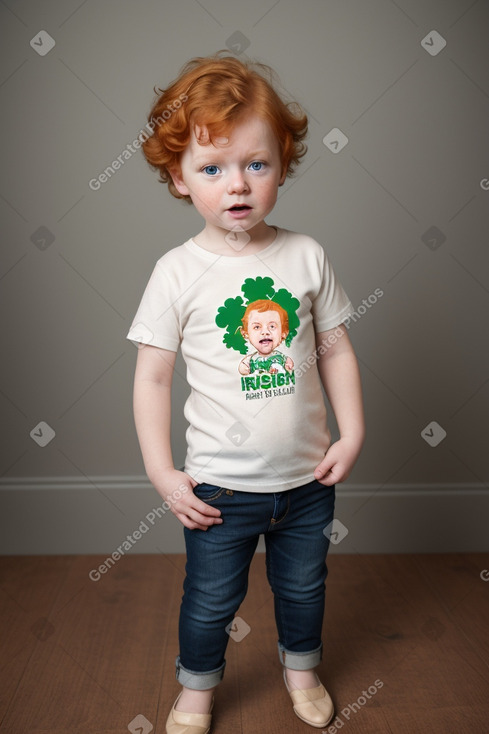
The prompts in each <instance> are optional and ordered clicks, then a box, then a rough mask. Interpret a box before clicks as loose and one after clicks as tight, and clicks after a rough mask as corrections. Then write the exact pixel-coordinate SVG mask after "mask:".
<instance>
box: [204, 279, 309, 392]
mask: <svg viewBox="0 0 489 734" xmlns="http://www.w3.org/2000/svg"><path fill="white" fill-rule="evenodd" d="M241 291H242V293H243V297H242V296H236V297H235V298H228V299H226V301H225V302H224V305H223V306H220V308H219V309H218V312H217V316H216V324H217V325H218V326H219V327H220V328H222V329H226V333H225V334H224V337H223V343H224V344H225V345H226V347H227V348H228V349H235V350H236V351H237V352H239V353H240V354H243V355H245V356H244V357H243V358H242V359H241V360H240V361H239V362H238V363H237V372H238V375H239V376H240V383H241V390H242V392H244V393H246V399H247V400H251V399H257V398H268V397H275V396H277V395H288V394H292V393H294V392H295V387H294V385H295V373H294V362H293V360H292V359H291V357H290V356H288V355H287V354H286V353H284V350H285V349H286V348H288V347H290V344H291V342H292V340H293V338H294V337H295V336H296V334H297V328H298V327H299V324H300V322H299V317H298V316H297V309H298V308H299V305H300V302H299V300H298V299H297V298H295V297H294V296H293V295H292V293H290V292H289V291H288V290H286V289H285V288H280V289H279V290H278V291H276V290H275V288H274V282H273V280H272V278H262V277H260V276H258V277H257V278H255V279H253V278H247V279H246V280H245V282H244V283H243V285H242V286H241ZM279 347H280V348H279Z"/></svg>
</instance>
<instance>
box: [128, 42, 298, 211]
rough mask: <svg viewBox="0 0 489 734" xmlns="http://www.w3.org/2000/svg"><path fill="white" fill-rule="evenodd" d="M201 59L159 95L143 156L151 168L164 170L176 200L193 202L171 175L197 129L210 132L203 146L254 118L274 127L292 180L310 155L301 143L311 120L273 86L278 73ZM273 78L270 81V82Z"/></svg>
mask: <svg viewBox="0 0 489 734" xmlns="http://www.w3.org/2000/svg"><path fill="white" fill-rule="evenodd" d="M222 53H227V52H223V51H221V52H219V53H217V54H216V55H215V56H209V57H198V58H195V59H192V60H191V61H189V62H188V63H187V64H186V65H185V66H184V67H183V69H182V70H181V72H180V75H179V76H178V78H177V79H176V80H175V81H174V82H172V83H171V84H170V86H169V87H168V88H167V89H165V90H163V89H158V88H155V89H154V92H155V94H157V95H159V96H158V98H157V100H156V102H155V103H154V104H153V107H152V109H151V112H150V113H149V116H148V125H147V126H146V127H147V128H149V130H150V131H151V133H148V134H147V135H146V133H144V135H145V139H144V142H143V144H142V149H143V153H144V155H145V157H146V160H147V161H148V163H149V164H150V166H151V167H152V168H153V169H155V170H158V171H159V174H160V177H159V180H160V182H161V183H167V184H168V188H169V189H170V192H171V193H172V194H173V196H175V197H176V198H177V199H185V200H186V201H188V202H189V203H192V200H191V198H190V196H184V195H182V194H180V193H179V192H178V191H177V189H176V188H175V185H174V183H173V180H172V177H171V174H170V170H172V169H175V168H178V166H179V163H180V157H181V155H182V153H183V151H184V150H185V148H186V147H187V146H188V144H189V142H190V138H191V134H192V131H193V130H195V126H199V127H205V128H206V131H207V135H206V136H205V137H202V136H201V137H200V138H198V140H199V143H201V144H202V145H206V144H209V143H212V140H213V138H217V137H229V134H230V132H231V130H232V129H233V127H234V126H235V125H236V123H237V122H238V121H240V120H242V119H243V118H244V117H245V116H246V115H248V114H255V115H257V116H258V117H260V118H261V119H262V120H265V121H266V122H268V123H269V125H270V127H271V129H272V131H273V132H274V134H275V137H276V138H277V141H278V144H279V149H280V158H281V161H282V175H283V174H286V175H287V176H291V175H292V174H293V171H294V168H295V166H296V165H297V164H298V163H299V159H300V158H301V157H302V156H303V155H304V154H305V153H306V150H307V148H306V145H305V144H304V143H303V142H302V141H303V139H304V138H305V136H306V134H307V116H306V115H305V113H304V111H303V110H302V108H301V107H300V106H299V105H298V104H297V103H295V102H288V103H286V102H284V101H283V100H282V99H281V98H280V96H279V95H278V93H277V92H276V91H275V89H274V87H273V85H272V79H273V76H274V75H273V71H272V70H271V69H270V67H268V66H266V65H265V64H259V63H256V62H255V63H251V62H246V63H244V62H242V61H239V60H238V59H237V58H235V57H234V56H221V54H222ZM267 77H268V78H267Z"/></svg>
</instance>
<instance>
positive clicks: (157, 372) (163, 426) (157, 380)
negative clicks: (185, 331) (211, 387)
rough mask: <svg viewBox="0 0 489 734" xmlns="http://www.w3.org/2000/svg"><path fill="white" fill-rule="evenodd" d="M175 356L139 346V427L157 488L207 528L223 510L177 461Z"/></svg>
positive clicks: (188, 522)
mask: <svg viewBox="0 0 489 734" xmlns="http://www.w3.org/2000/svg"><path fill="white" fill-rule="evenodd" d="M175 359H176V352H171V351H168V350H166V349H159V348H158V347H152V346H149V345H148V346H144V347H142V348H141V349H140V350H139V352H138V359H137V364H136V373H135V376H134V420H135V423H136V431H137V434H138V438H139V444H140V446H141V453H142V455H143V460H144V466H145V469H146V473H147V475H148V478H149V480H150V482H151V483H152V485H153V486H154V488H155V489H156V491H157V492H158V493H159V494H160V495H161V496H162V497H163V499H164V500H166V501H167V502H168V504H169V505H170V507H171V511H172V512H173V514H174V515H176V516H177V517H178V519H179V520H180V522H182V523H183V524H184V525H185V527H187V528H190V529H191V530H194V529H195V528H199V529H200V530H207V528H208V527H209V525H213V524H214V523H221V522H222V520H221V518H220V514H221V512H220V510H218V509H217V508H215V507H211V506H210V505H208V504H206V503H205V502H202V500H199V499H198V497H196V496H195V494H194V493H193V488H194V487H195V485H196V484H197V482H196V481H195V480H194V479H192V477H190V476H189V475H188V474H185V472H182V471H178V470H177V469H175V467H174V465H173V458H172V453H171V444H170V425H171V383H172V377H173V368H174V366H175ZM177 490H180V492H179V493H177V492H176V491H177ZM182 491H183V494H182V496H181V498H180V499H176V498H177V497H180V494H181V493H182ZM175 493H176V494H175Z"/></svg>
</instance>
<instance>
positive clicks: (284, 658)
mask: <svg viewBox="0 0 489 734" xmlns="http://www.w3.org/2000/svg"><path fill="white" fill-rule="evenodd" d="M278 656H279V658H280V662H281V663H282V665H285V667H286V668H290V670H310V669H311V668H315V667H316V665H319V663H320V662H321V658H322V656H323V645H322V643H321V644H320V645H319V647H317V648H316V649H315V650H311V652H291V651H290V650H286V649H285V647H283V645H281V644H280V642H279V643H278Z"/></svg>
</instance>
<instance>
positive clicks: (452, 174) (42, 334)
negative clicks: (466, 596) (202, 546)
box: [0, 0, 489, 553]
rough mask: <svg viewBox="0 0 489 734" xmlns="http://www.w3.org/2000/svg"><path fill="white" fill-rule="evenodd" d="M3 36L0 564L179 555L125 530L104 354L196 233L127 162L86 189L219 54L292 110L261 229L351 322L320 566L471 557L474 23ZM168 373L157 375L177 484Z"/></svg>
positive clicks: (173, 21)
mask: <svg viewBox="0 0 489 734" xmlns="http://www.w3.org/2000/svg"><path fill="white" fill-rule="evenodd" d="M0 20H1V25H2V28H3V30H2V44H1V56H2V70H1V75H0V103H1V106H2V123H1V125H2V136H1V140H2V143H1V145H2V164H3V165H2V176H1V183H0V210H1V213H2V221H3V237H2V261H1V271H0V277H1V280H0V286H1V295H0V312H1V315H2V316H1V317H2V321H3V325H2V334H3V358H2V382H1V394H0V410H1V413H2V419H3V421H2V422H3V427H4V431H3V437H2V441H1V446H2V458H1V462H0V474H1V481H0V499H1V502H2V522H1V525H0V539H1V540H0V545H1V547H0V551H2V552H4V553H42V552H45V553H63V552H66V553H81V552H100V553H110V552H112V551H113V550H114V549H115V548H116V547H117V546H118V545H119V544H120V542H121V541H122V540H123V539H124V537H126V536H127V535H128V534H131V535H132V533H133V531H134V530H136V529H137V528H138V527H139V526H140V525H141V523H142V524H143V525H144V524H146V525H147V526H148V531H146V532H143V533H142V535H141V539H139V540H138V541H137V542H134V547H133V550H132V551H131V552H157V551H161V552H172V551H181V550H182V548H183V545H182V539H181V527H180V526H179V524H178V523H177V521H176V520H175V519H174V518H173V517H172V516H169V515H167V516H165V517H163V518H161V519H159V520H156V521H155V522H154V524H150V523H149V520H148V519H147V513H150V512H151V510H152V509H153V508H155V507H156V506H157V505H158V504H159V502H160V500H159V497H158V495H157V494H156V492H155V491H154V490H153V489H152V488H151V487H150V486H149V484H148V482H147V481H146V480H145V478H144V468H143V465H142V461H141V458H140V453H139V447H138V444H137V437H136V433H135V430H134V424H133V418H132V405H131V400H132V395H131V391H132V377H133V371H134V365H135V360H136V349H135V347H134V346H133V345H132V344H131V343H129V342H128V341H126V340H125V334H126V333H127V330H128V327H129V325H130V323H131V321H132V318H133V315H134V313H135V310H136V307H137V305H138V303H139V299H140V297H141V295H142V292H143V289H144V287H145V285H146V282H147V279H148V277H149V275H150V272H151V270H152V268H153V265H154V263H155V261H156V260H157V259H158V258H159V257H160V256H161V255H162V254H163V253H164V252H165V251H166V250H167V249H169V248H171V247H173V246H175V245H178V244H180V243H181V242H182V241H184V240H185V239H187V238H188V237H189V236H191V235H192V234H195V233H196V232H197V231H198V228H199V227H200V219H199V217H198V216H197V215H196V214H195V212H193V211H192V209H191V208H190V207H188V206H186V205H185V204H183V203H182V202H177V201H176V200H175V199H173V198H172V197H171V196H170V195H169V193H168V191H167V190H166V187H164V186H162V185H161V184H159V183H157V177H156V174H154V173H152V172H151V170H150V169H149V167H148V165H147V164H146V163H145V161H144V159H143V156H142V153H141V152H140V151H139V152H137V153H136V154H134V155H133V156H132V157H131V158H130V159H129V160H127V161H126V162H125V163H124V165H123V166H122V167H121V169H120V170H118V171H117V172H116V173H115V174H114V175H113V176H112V177H110V179H109V180H107V181H106V182H105V183H103V184H102V185H101V186H100V188H99V189H98V190H94V189H93V188H91V187H90V185H89V182H90V181H91V180H92V179H96V178H97V177H98V176H99V174H100V173H102V172H103V170H104V169H105V168H106V167H107V166H109V165H110V164H111V162H112V161H113V160H114V159H115V158H117V156H118V155H120V154H121V152H122V151H123V150H124V149H126V146H127V145H128V144H130V143H131V141H133V140H134V139H135V138H136V137H137V135H138V133H139V132H140V130H141V129H142V127H143V126H144V124H145V122H146V115H147V113H148V111H149V108H150V105H151V102H152V100H153V87H154V86H155V85H156V86H165V85H166V84H168V83H169V82H170V81H171V80H172V79H173V78H174V77H175V76H176V75H177V73H178V71H179V69H180V67H181V66H182V65H183V63H184V62H185V61H186V60H187V59H188V58H190V57H192V56H197V55H206V54H210V53H213V52H215V51H216V50H218V49H221V48H226V47H228V48H230V50H231V52H233V53H236V54H237V55H240V56H241V58H246V57H251V58H255V59H258V60H260V61H263V62H265V63H268V64H270V65H271V66H273V67H274V68H275V69H276V71H277V72H278V74H279V77H280V80H281V83H282V85H283V88H284V89H285V90H286V91H287V93H288V94H289V95H290V96H291V97H292V98H296V99H298V101H299V102H301V104H302V105H303V106H304V107H305V108H306V110H307V112H308V114H309V118H310V134H309V141H308V144H309V151H308V154H307V156H306V158H305V159H304V160H303V162H302V165H301V168H300V169H299V172H298V175H297V177H296V178H295V179H292V180H289V181H288V182H287V183H286V185H285V186H284V187H283V189H281V192H280V198H279V201H278V203H277V206H276V209H275V211H274V213H273V215H272V216H271V217H269V219H268V221H269V222H270V223H276V224H279V225H280V226H282V227H288V228H290V229H293V230H296V231H303V232H306V233H309V234H311V235H312V236H314V237H316V238H317V239H318V240H320V241H321V242H322V243H324V245H325V247H326V249H327V252H328V253H329V255H330V257H331V258H332V261H333V263H334V265H335V269H336V270H337V272H338V274H339V276H340V279H341V281H342V282H343V284H344V286H345V289H346V290H347V292H348V294H349V296H350V298H351V299H352V301H353V303H354V305H355V306H357V307H360V308H359V319H358V320H357V322H356V323H355V324H354V325H352V326H351V328H350V336H351V339H352V341H353V343H354V346H355V348H356V351H357V354H358V357H359V360H360V364H361V370H362V377H363V384H364V390H365V403H366V410H367V424H368V440H367V442H366V445H365V449H364V451H363V454H362V456H361V458H360V460H359V462H358V464H357V466H356V468H355V470H354V473H353V474H352V475H351V477H350V478H349V480H348V482H347V483H346V484H345V485H343V486H342V487H341V488H338V518H339V519H340V520H341V521H342V522H343V524H344V525H345V526H346V527H347V528H348V530H349V533H348V536H347V537H346V538H345V539H344V540H343V541H342V542H341V544H338V545H337V546H336V548H334V549H333V550H338V552H342V551H343V552H344V551H348V552H364V551H410V550H411V551H412V550H420V551H423V550H427V551H433V550H434V551H436V550H448V551H449V550H483V549H487V521H486V519H487V516H488V508H489V504H488V491H487V488H488V485H487V479H488V451H487V439H488V431H487V415H488V410H487V408H488V398H489V380H488V348H487V326H486V320H487V316H488V310H489V309H488V307H489V296H488V294H489V268H488V247H487V239H488V229H489V225H488V216H487V214H488V203H489V157H488V152H489V149H488V142H487V141H488V137H487V131H488V129H489V126H488V123H489V64H488V62H489V58H488V56H489V54H488V51H487V49H488V44H487V29H488V27H489V3H488V2H487V1H486V0H479V2H473V0H443V1H442V0H431V1H428V2H421V0H399V1H398V2H393V0H392V1H390V0H371V1H368V2H365V0H341V1H340V0H336V1H329V0H305V2H302V3H298V2H296V1H295V0H278V1H277V2H274V1H273V0H268V1H267V2H265V3H264V2H258V0H251V1H250V2H246V3H243V2H239V3H238V2H229V1H228V0H226V2H223V0H204V1H203V2H200V0H183V1H182V2H176V0H170V1H169V2H156V0H145V1H144V2H135V1H133V2H131V1H130V0H117V2H116V1H115V0H103V1H101V2H94V1H93V0H91V1H90V0H89V1H88V2H80V0H72V1H69V2H68V1H65V2H61V1H60V0H51V1H49V2H43V3H35V2H33V0H18V1H17V2H14V1H13V0H12V1H11V2H9V3H2V4H1V5H0ZM435 30H436V32H437V34H439V35H437V34H434V33H433V31H435ZM41 31H43V32H44V31H46V32H47V33H48V34H49V35H50V36H51V37H52V39H54V41H55V45H54V47H53V48H52V49H51V50H48V48H49V39H48V38H47V37H46V36H45V35H44V34H43V33H41ZM440 37H441V39H444V41H442V40H441V39H440ZM423 39H425V40H423ZM444 42H446V45H445V46H444V47H443V48H442V45H443V43H444ZM45 51H48V52H47V53H45V55H40V53H39V52H45ZM334 128H339V129H340V130H341V132H342V133H343V135H345V136H346V137H347V138H348V143H347V145H346V146H345V147H344V148H343V149H341V150H339V151H338V152H332V150H331V149H330V148H329V147H328V145H327V144H326V143H325V142H323V139H324V138H325V137H326V142H327V141H328V140H329V139H330V138H329V137H327V136H328V133H330V131H331V130H333V129H334ZM335 138H336V139H338V135H337V134H336V133H332V134H331V139H335ZM92 186H93V183H92ZM376 288H380V289H381V290H382V291H383V294H384V295H383V296H382V297H381V298H379V299H378V300H377V302H375V303H374V304H373V305H370V306H369V308H366V307H365V306H362V305H361V304H362V301H363V300H364V299H368V297H369V295H371V294H373V293H374V291H375V289H376ZM371 300H374V299H371ZM362 312H363V313H362ZM184 375H185V370H184V365H183V364H182V362H181V360H180V359H179V362H178V365H177V373H176V377H175V390H174V393H175V395H174V433H173V445H174V454H175V461H176V463H177V465H181V464H182V463H183V460H184V456H185V445H184V432H185V424H184V420H183V417H182V409H183V404H184V401H185V398H186V395H187V388H186V384H185V377H184ZM433 421H436V424H437V425H435V426H434V430H432V429H431V428H429V427H428V426H429V424H431V423H432V422H433ZM40 422H44V423H46V424H48V426H49V427H50V428H51V429H52V431H54V432H55V436H54V438H52V440H51V441H50V442H49V443H47V445H45V446H40V445H38V443H37V442H36V440H37V441H42V440H46V439H47V438H49V429H48V428H46V427H45V426H44V427H43V426H41V428H40V429H39V428H37V429H36V427H37V426H38V425H39V423H40ZM440 427H441V428H440ZM31 432H33V436H31ZM444 432H446V436H444V437H443V434H444ZM36 434H37V436H36ZM41 434H42V436H41ZM441 438H443V440H440V439H441ZM437 440H439V443H438V445H436V446H435V445H430V442H431V444H434V443H436V441H437ZM145 518H146V520H145ZM143 530H144V528H143Z"/></svg>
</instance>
